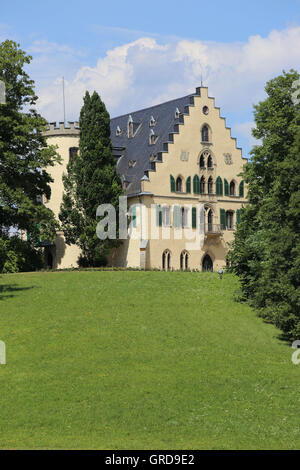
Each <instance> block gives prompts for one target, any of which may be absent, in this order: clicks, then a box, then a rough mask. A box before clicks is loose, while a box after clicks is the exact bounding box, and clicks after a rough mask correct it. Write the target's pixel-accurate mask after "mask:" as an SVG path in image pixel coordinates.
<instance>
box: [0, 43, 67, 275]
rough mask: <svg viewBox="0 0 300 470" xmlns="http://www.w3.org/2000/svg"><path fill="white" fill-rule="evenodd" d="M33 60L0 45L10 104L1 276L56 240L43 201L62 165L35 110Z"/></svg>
mask: <svg viewBox="0 0 300 470" xmlns="http://www.w3.org/2000/svg"><path fill="white" fill-rule="evenodd" d="M31 59H32V57H31V56H29V55H27V54H26V53H25V52H24V51H22V50H21V49H20V47H19V44H16V43H15V42H14V41H8V40H7V41H4V42H2V43H1V44H0V80H1V81H2V82H4V84H5V89H6V102H5V104H0V168H1V172H0V238H1V246H2V251H1V253H2V255H1V258H0V259H1V260H2V261H0V272H1V271H2V270H3V269H4V266H5V263H6V266H11V268H9V269H8V268H5V270H6V269H8V270H10V269H11V270H18V269H21V268H22V266H24V262H25V264H26V263H27V261H28V262H29V260H27V261H26V259H25V258H26V256H25V253H27V255H28V256H29V253H31V255H32V256H33V258H34V257H35V256H36V255H38V248H37V247H35V245H36V243H35V240H36V239H37V238H38V237H39V239H40V240H41V241H42V240H51V239H53V238H54V236H55V228H56V225H57V222H56V221H55V218H54V214H53V212H52V211H51V210H50V209H48V208H46V207H45V206H44V205H43V204H42V201H41V197H42V195H45V196H46V197H47V198H50V193H51V190H50V186H49V183H50V182H51V181H52V179H51V177H50V175H49V174H48V173H47V170H46V169H47V167H49V166H51V165H52V166H53V165H54V164H55V163H57V162H59V161H60V160H59V156H58V155H57V153H56V150H55V148H54V147H53V146H47V143H46V140H45V137H44V136H43V131H44V130H45V129H46V126H47V122H46V120H45V119H44V118H42V116H41V115H40V114H38V113H37V111H36V110H35V109H34V106H35V104H36V101H37V96H36V94H35V92H34V82H33V80H31V79H30V78H29V76H28V74H27V73H26V72H25V70H24V65H26V64H29V63H30V61H31ZM12 227H13V228H14V230H18V231H26V232H27V233H30V234H31V235H32V236H31V241H28V242H27V241H25V240H24V241H23V243H26V244H27V245H26V246H25V247H23V246H22V243H21V242H17V241H16V240H14V238H15V237H9V232H10V230H11V228H12ZM28 245H30V246H31V249H30V250H29V248H28ZM4 247H5V248H4ZM21 252H22V254H21ZM5 253H7V255H8V254H9V256H10V259H12V258H14V260H15V261H14V263H11V262H9V259H6V258H5ZM31 255H30V256H31ZM24 256H25V258H24ZM29 264H30V263H29ZM38 265H39V266H40V262H39V263H38ZM39 266H38V267H39Z"/></svg>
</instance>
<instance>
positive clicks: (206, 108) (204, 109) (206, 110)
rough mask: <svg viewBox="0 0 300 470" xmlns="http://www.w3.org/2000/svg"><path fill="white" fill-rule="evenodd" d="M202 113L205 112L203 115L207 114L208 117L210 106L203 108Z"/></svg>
mask: <svg viewBox="0 0 300 470" xmlns="http://www.w3.org/2000/svg"><path fill="white" fill-rule="evenodd" d="M202 112H203V114H205V115H206V116H207V115H208V113H209V109H208V106H203V108H202Z"/></svg>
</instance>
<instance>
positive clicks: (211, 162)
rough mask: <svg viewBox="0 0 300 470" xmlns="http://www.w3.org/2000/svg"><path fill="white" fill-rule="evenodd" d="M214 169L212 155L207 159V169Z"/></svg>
mask: <svg viewBox="0 0 300 470" xmlns="http://www.w3.org/2000/svg"><path fill="white" fill-rule="evenodd" d="M212 167H213V160H212V158H211V155H209V156H208V159H207V168H212Z"/></svg>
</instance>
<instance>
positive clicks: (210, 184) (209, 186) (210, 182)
mask: <svg viewBox="0 0 300 470" xmlns="http://www.w3.org/2000/svg"><path fill="white" fill-rule="evenodd" d="M207 192H208V194H213V192H214V183H213V179H212V177H211V176H210V177H209V178H208V182H207Z"/></svg>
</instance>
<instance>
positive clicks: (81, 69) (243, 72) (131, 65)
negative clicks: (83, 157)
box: [32, 26, 300, 138]
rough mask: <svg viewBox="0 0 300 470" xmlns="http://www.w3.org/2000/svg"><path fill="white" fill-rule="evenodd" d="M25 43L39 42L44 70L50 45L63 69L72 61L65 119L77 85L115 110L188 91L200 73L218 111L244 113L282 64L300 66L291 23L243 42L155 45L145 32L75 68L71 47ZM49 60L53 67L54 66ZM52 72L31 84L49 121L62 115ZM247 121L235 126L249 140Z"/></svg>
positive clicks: (75, 101) (77, 103) (299, 33)
mask: <svg viewBox="0 0 300 470" xmlns="http://www.w3.org/2000/svg"><path fill="white" fill-rule="evenodd" d="M32 47H33V48H35V49H36V50H37V51H38V50H39V48H40V49H42V48H43V47H44V51H43V61H42V63H41V65H42V66H43V69H44V70H47V52H45V50H46V51H47V48H48V49H49V54H50V52H51V51H52V52H53V49H55V50H56V56H55V57H56V60H57V63H60V60H59V57H60V56H61V57H63V58H64V60H63V62H64V67H65V66H66V60H70V63H72V67H73V68H72V67H71V68H70V70H71V71H72V73H69V76H68V80H67V83H66V109H67V117H68V118H69V119H75V118H78V116H79V111H80V107H81V105H82V97H83V95H84V93H85V90H89V91H93V90H96V91H97V92H99V94H100V95H101V97H102V99H103V100H104V102H105V103H106V105H107V107H108V110H109V111H110V113H111V115H112V116H116V115H118V114H121V113H126V112H130V111H134V110H135V109H139V108H142V107H146V106H150V105H152V104H155V103H159V102H161V101H163V100H168V99H172V98H176V97H178V96H183V95H185V94H188V93H190V92H193V91H194V89H195V87H196V86H199V84H200V81H201V76H202V77H203V80H204V84H205V85H208V87H209V92H210V95H211V96H215V97H216V104H217V105H221V106H222V108H223V113H224V112H226V114H228V113H230V112H233V113H245V112H249V110H251V108H252V104H253V103H255V102H257V101H258V100H260V99H262V98H263V97H264V85H265V82H266V81H267V80H269V79H270V78H272V77H274V76H276V75H278V74H280V73H281V72H282V69H286V70H289V69H290V68H294V69H300V27H299V26H291V27H289V28H287V29H285V30H283V31H272V32H271V33H270V34H269V36H268V37H266V38H263V37H261V36H252V37H249V39H248V41H247V43H231V44H230V43H229V44H225V43H216V42H204V41H191V40H185V39H182V40H173V41H169V42H167V43H165V44H163V45H161V44H159V43H158V41H157V40H156V39H155V38H153V37H152V38H150V37H143V38H140V39H138V40H136V41H133V42H130V43H127V44H124V45H122V46H120V47H116V48H114V49H112V50H109V51H108V52H107V53H106V56H105V57H100V58H99V60H98V62H97V63H96V65H95V66H87V65H86V66H82V65H78V67H77V69H76V64H75V62H74V51H72V50H71V48H70V49H69V48H68V46H61V45H56V44H54V43H52V44H40V43H38V44H37V43H35V44H33V46H32ZM52 52H51V55H53V54H52ZM49 54H48V55H49ZM37 60H39V59H37ZM49 60H50V59H49ZM50 62H51V67H52V73H53V72H55V71H56V69H55V67H54V70H53V61H50ZM59 76H61V75H60V74H59V73H57V75H56V80H54V79H53V80H52V81H51V83H47V86H42V87H40V89H39V90H38V93H39V96H40V101H39V107H40V111H41V112H42V113H43V114H44V115H45V117H46V118H47V119H49V120H58V119H61V118H62V112H61V110H62V103H61V80H59V79H58V77H59ZM250 124H251V123H249V122H246V123H243V124H242V125H241V126H240V127H238V126H235V129H236V130H238V131H239V132H240V133H244V134H245V135H248V138H249V137H250Z"/></svg>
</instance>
